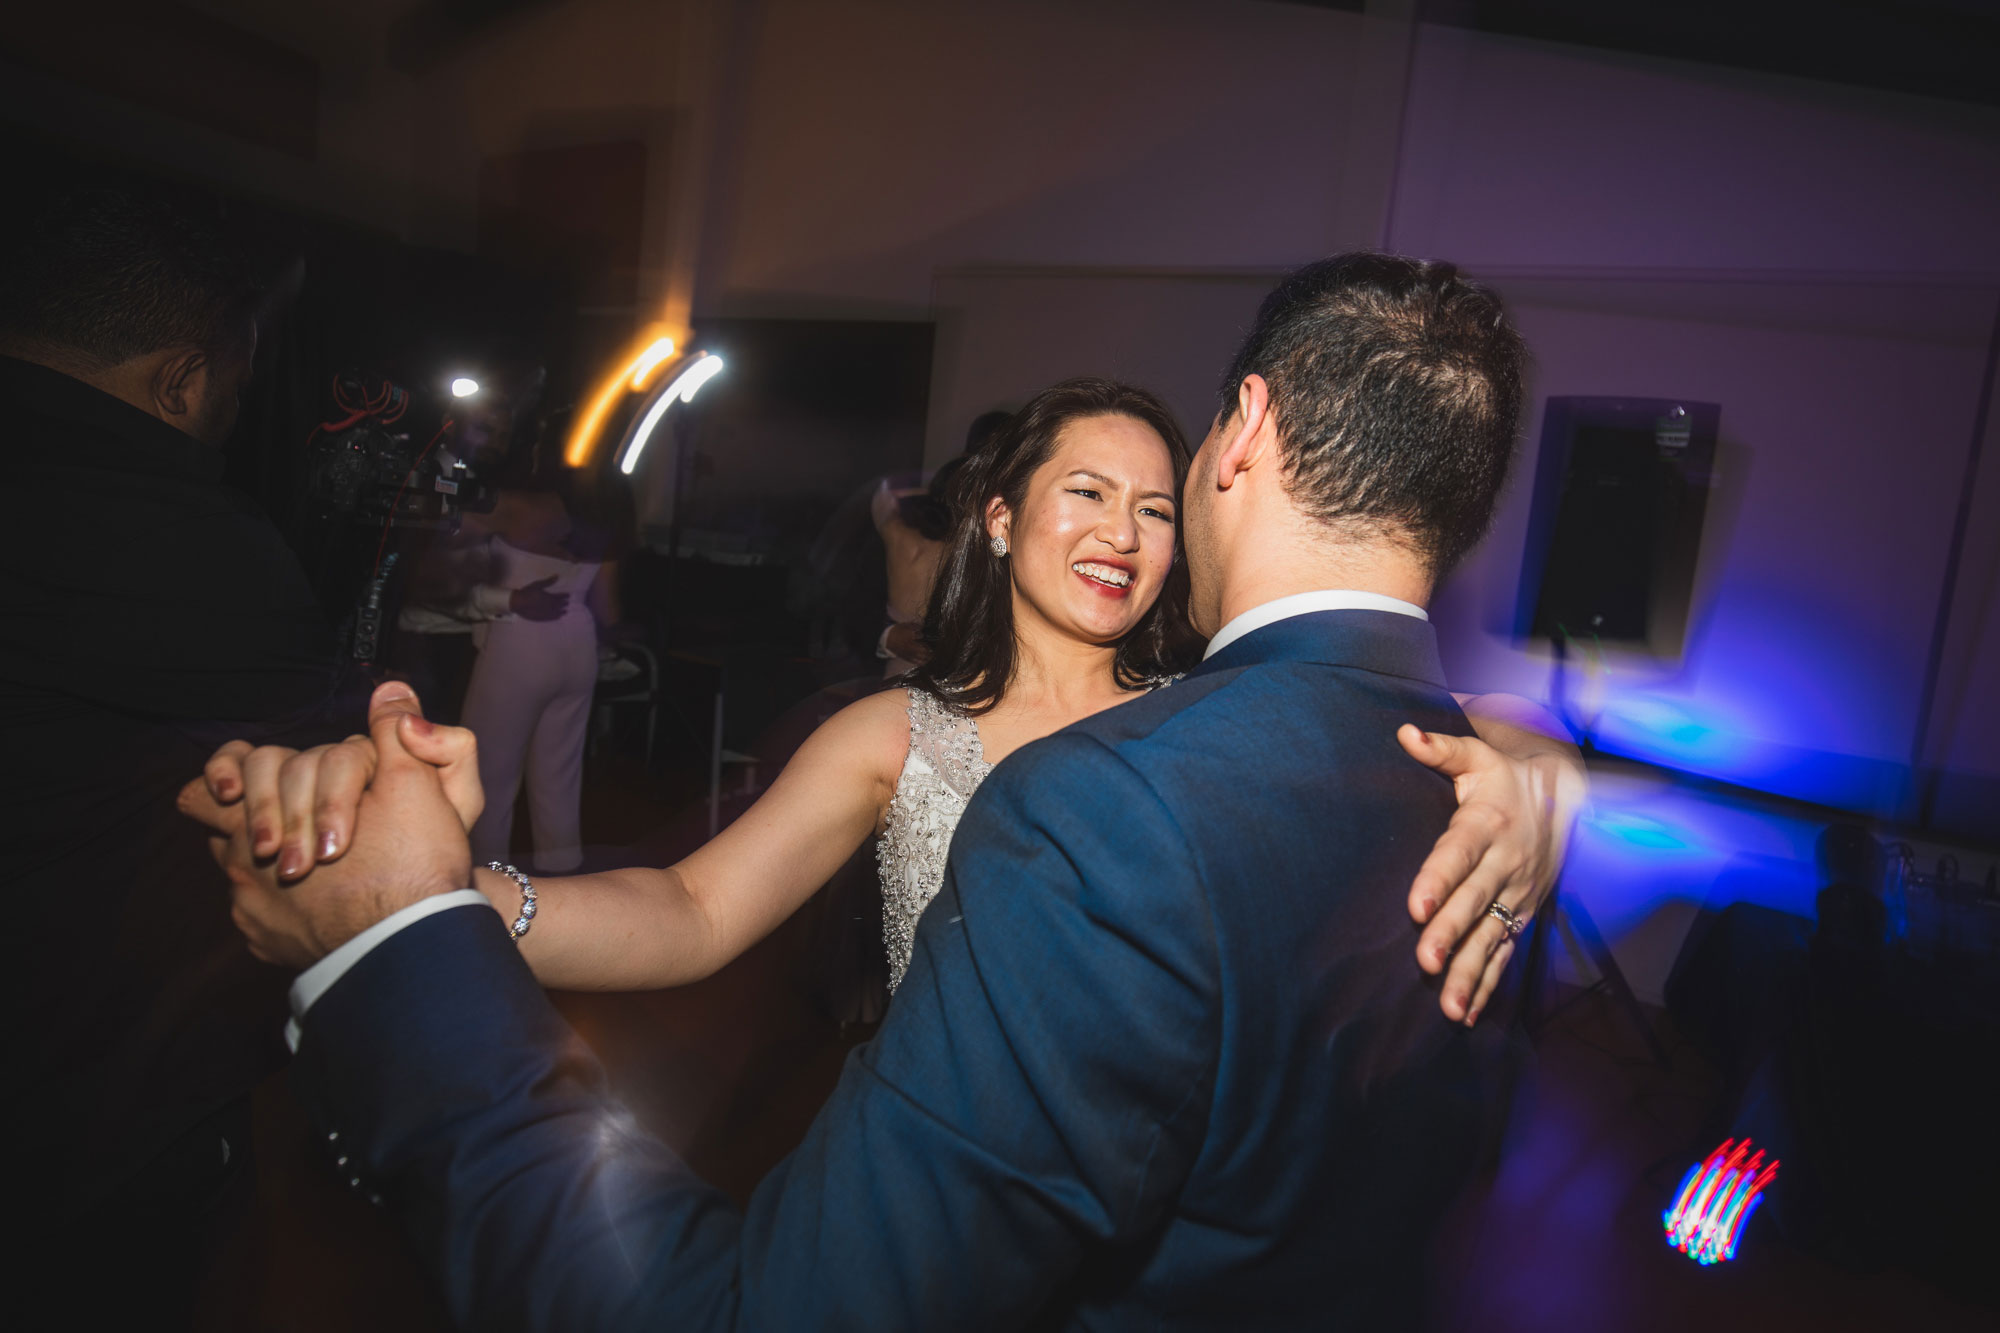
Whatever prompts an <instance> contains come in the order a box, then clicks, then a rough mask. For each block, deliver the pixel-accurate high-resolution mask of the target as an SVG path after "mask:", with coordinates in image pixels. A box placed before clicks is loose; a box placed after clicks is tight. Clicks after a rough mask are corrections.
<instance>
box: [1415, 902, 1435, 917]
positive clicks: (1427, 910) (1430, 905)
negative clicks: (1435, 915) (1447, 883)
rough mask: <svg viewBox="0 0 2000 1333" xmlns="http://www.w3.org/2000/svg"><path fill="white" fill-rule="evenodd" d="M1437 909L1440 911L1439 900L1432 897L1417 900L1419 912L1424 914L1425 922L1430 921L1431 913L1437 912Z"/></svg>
mask: <svg viewBox="0 0 2000 1333" xmlns="http://www.w3.org/2000/svg"><path fill="white" fill-rule="evenodd" d="M1437 909H1438V900H1437V899H1435V898H1430V897H1424V898H1419V899H1417V910H1418V911H1420V912H1422V913H1423V914H1424V920H1426V921H1428V920H1430V919H1431V913H1432V912H1435V911H1437Z"/></svg>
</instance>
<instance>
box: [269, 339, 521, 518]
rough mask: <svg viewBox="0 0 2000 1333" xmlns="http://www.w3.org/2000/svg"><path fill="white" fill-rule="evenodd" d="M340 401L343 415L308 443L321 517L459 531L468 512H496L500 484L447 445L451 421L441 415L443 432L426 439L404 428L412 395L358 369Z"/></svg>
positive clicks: (308, 481) (310, 480)
mask: <svg viewBox="0 0 2000 1333" xmlns="http://www.w3.org/2000/svg"><path fill="white" fill-rule="evenodd" d="M334 404H335V406H336V408H338V409H340V411H341V413H342V416H341V418H340V419H339V420H336V421H329V422H326V423H325V424H323V425H322V426H321V427H320V428H319V429H318V430H316V431H314V432H313V435H312V438H311V439H310V440H309V441H308V442H307V444H306V456H305V467H304V474H305V485H306V491H307V493H308V495H309V496H310V497H311V499H312V503H313V507H314V508H315V509H317V510H318V511H319V513H320V515H321V517H322V518H327V519H338V520H345V521H348V522H352V523H358V524H360V525H362V526H364V527H369V528H388V527H427V528H435V527H454V526H456V522H457V518H458V515H460V514H463V513H474V514H483V513H488V512H490V511H491V510H492V508H493V504H494V500H495V498H496V492H495V490H494V487H493V485H492V484H491V483H490V482H488V481H486V480H484V479H483V478H481V477H479V476H478V475H477V474H476V473H475V471H474V470H473V469H472V468H471V467H470V466H468V465H467V463H466V462H465V460H464V459H461V458H458V457H456V456H454V455H453V454H451V453H450V452H449V450H448V448H447V447H445V446H446V443H447V442H446V438H445V437H446V436H447V435H448V434H449V433H450V431H451V427H452V421H451V418H450V417H449V416H445V415H444V414H443V413H442V412H439V413H437V414H436V416H437V417H438V418H440V419H441V424H440V425H439V426H438V428H437V430H436V433H435V434H432V435H431V436H430V437H429V439H428V441H427V442H419V440H418V437H417V436H416V435H415V434H413V433H411V432H410V431H408V430H406V429H399V428H398V427H399V426H400V424H401V423H402V422H403V421H404V420H405V419H406V418H407V417H408V414H409V409H410V406H411V397H410V393H409V391H408V390H407V389H403V388H401V387H399V386H397V385H396V384H394V383H393V382H391V381H389V380H380V381H374V382H371V381H369V380H367V379H366V378H364V377H363V376H361V375H359V374H356V373H352V372H350V373H347V374H343V375H341V376H340V377H338V378H337V379H336V380H335V382H334ZM432 415H433V414H432V413H430V412H424V413H422V414H420V417H419V419H421V420H428V419H430V418H431V417H432Z"/></svg>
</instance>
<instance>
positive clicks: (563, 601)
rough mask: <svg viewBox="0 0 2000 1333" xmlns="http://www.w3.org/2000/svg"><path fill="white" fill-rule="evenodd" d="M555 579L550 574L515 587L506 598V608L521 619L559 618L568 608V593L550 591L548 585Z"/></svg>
mask: <svg viewBox="0 0 2000 1333" xmlns="http://www.w3.org/2000/svg"><path fill="white" fill-rule="evenodd" d="M555 581H556V576H555V575H553V574H551V575H549V576H548V577H547V578H545V579H536V580H535V581H534V582H533V583H530V584H528V585H527V586H526V587H521V588H516V589H514V591H513V594H512V595H511V596H509V597H508V598H507V609H508V610H509V611H511V612H513V613H514V614H515V615H517V616H519V617H521V619H523V620H560V619H562V615H563V612H565V611H567V610H568V609H569V594H568V593H566V592H550V591H549V585H550V584H551V583H554V582H555Z"/></svg>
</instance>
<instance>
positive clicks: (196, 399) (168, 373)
mask: <svg viewBox="0 0 2000 1333" xmlns="http://www.w3.org/2000/svg"><path fill="white" fill-rule="evenodd" d="M209 373H210V366H209V356H208V353H207V352H205V351H203V350H202V349H201V348H199V347H189V348H185V349H183V350H181V351H178V352H175V353H173V354H172V355H170V356H168V357H167V358H166V359H165V360H164V361H162V362H160V364H159V366H158V368H157V369H155V370H154V371H153V377H152V386H151V387H152V392H153V402H154V405H155V406H157V407H158V408H159V411H160V415H161V416H162V417H164V418H165V419H166V420H168V421H185V420H188V419H190V418H192V417H193V416H194V415H195V412H196V409H197V408H198V407H199V406H200V404H201V399H202V395H203V393H204V392H205V391H206V390H207V388H208V377H209Z"/></svg>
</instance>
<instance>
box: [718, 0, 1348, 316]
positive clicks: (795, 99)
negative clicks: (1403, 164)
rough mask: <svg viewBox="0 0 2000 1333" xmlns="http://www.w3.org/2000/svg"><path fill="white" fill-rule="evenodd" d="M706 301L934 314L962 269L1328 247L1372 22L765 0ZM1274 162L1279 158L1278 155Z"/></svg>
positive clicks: (1102, 3)
mask: <svg viewBox="0 0 2000 1333" xmlns="http://www.w3.org/2000/svg"><path fill="white" fill-rule="evenodd" d="M756 10H757V14H758V19H757V23H756V25H755V29H754V39H753V42H752V44H751V51H752V54H751V55H750V57H749V62H748V72H749V73H748V77H749V83H748V86H747V89H746V90H745V93H744V106H745V112H744V123H743V128H742V130H741V133H740V137H739V138H737V139H736V140H734V141H733V142H732V143H731V144H730V147H729V149H728V157H729V160H730V163H731V164H733V166H734V171H735V174H734V176H733V178H732V179H730V180H729V181H728V183H727V186H726V189H727V193H728V198H727V200H726V201H725V202H724V208H725V210H726V222H725V223H724V224H723V225H721V226H719V227H718V228H716V230H715V234H714V236H713V240H712V245H711V247H710V248H709V249H708V250H706V251H705V253H704V268H705V270H706V271H707V273H708V275H709V276H708V279H707V283H706V290H705V294H704V298H703V300H704V304H705V305H712V306H714V307H715V309H716V310H717V311H718V312H719V313H737V312H741V313H762V312H766V311H772V310H779V309H786V310H797V309H799V308H805V309H809V310H838V311H856V312H866V311H869V310H880V311H883V312H900V313H910V312H917V313H921V312H923V311H925V310H927V309H929V307H930V304H931V298H932V280H933V275H934V274H935V273H937V272H938V271H939V270H940V269H950V268H958V267H961V266H964V265H968V264H986V263H996V264H1037V265H1041V264H1060V265H1097V266H1117V267H1134V266H1200V267H1204V268H1209V267H1235V266H1272V265H1286V264H1293V263H1297V262H1299V261H1301V260H1304V259H1308V258H1311V257H1312V256H1314V255H1316V254H1318V253H1320V251H1321V250H1322V249H1323V248H1324V246H1325V243H1326V242H1325V238H1326V236H1327V234H1328V231H1329V229H1330V227H1331V226H1332V222H1333V215H1334V210H1335V207H1336V199H1335V189H1336V185H1335V182H1336V181H1337V179H1338V175H1339V167H1338V161H1337V157H1338V153H1337V149H1338V145H1339V144H1340V142H1341V135H1342V134H1343V132H1344V122H1345V116H1346V114H1347V107H1348V100H1349V99H1348V88H1347V81H1348V75H1349V73H1350V71H1351V66H1352V60H1353V55H1354V52H1355V51H1356V50H1357V49H1358V47H1357V44H1356V41H1355V38H1356V35H1357V33H1358V32H1359V24H1360V20H1359V19H1358V18H1357V17H1356V16H1354V15H1351V14H1343V13H1338V12H1333V11H1325V10H1317V9H1312V8H1309V7H1304V6H1298V5H1286V4H1272V3H1261V2H1259V0H1238V2H1237V3H1214V2H1212V0H1153V2H1151V3H1140V2H1139V0H1063V2H1061V3H1054V2H1051V0H1021V2H1020V3H1013V4H990V3H988V4H977V3H967V0H929V2H925V0H850V2H849V3H842V4H827V3H824V2H823V0H762V2H761V3H759V4H758V5H757V6H756ZM1274 164H1275V166H1276V170H1275V171H1274V170H1273V166H1274Z"/></svg>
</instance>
